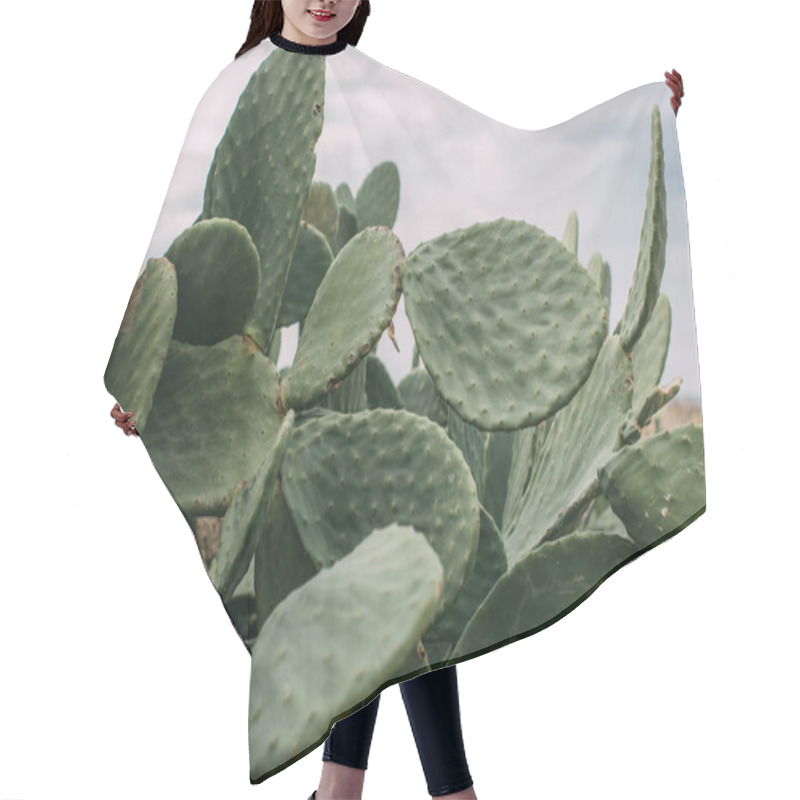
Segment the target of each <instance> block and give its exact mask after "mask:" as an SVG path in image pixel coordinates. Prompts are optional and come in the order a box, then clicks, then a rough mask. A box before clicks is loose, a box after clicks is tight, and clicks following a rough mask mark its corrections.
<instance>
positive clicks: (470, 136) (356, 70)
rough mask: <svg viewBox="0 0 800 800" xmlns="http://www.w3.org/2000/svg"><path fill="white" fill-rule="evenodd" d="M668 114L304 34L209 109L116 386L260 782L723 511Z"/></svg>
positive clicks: (660, 86) (644, 102)
mask: <svg viewBox="0 0 800 800" xmlns="http://www.w3.org/2000/svg"><path fill="white" fill-rule="evenodd" d="M670 97H671V90H670V89H669V88H668V87H667V86H666V84H665V83H663V82H657V83H651V84H648V85H646V86H641V87H639V88H637V89H633V90H631V91H629V92H626V93H625V94H622V95H620V96H619V97H615V98H613V99H612V100H609V101H607V102H605V103H602V104H601V105H598V106H596V107H594V108H592V109H590V110H588V111H586V112H584V113H582V114H580V115H579V116H576V117H574V118H573V119H570V120H568V121H566V122H563V123H561V124H559V125H555V126H553V127H551V128H547V129H544V130H536V131H530V130H521V129H517V128H513V127H509V126H507V125H504V124H502V123H500V122H498V121H496V120H494V119H492V118H490V117H488V116H486V115H484V114H482V113H480V112H478V111H476V110H474V109H472V108H470V107H469V106H466V105H464V104H463V103H461V102H458V101H457V100H455V99H453V98H452V97H450V96H448V95H446V94H444V93H443V92H441V91H439V90H437V89H435V88H434V87H431V86H428V85H426V84H425V83H422V82H420V81H418V80H415V79H413V78H411V77H409V76H407V75H404V74H402V73H400V72H397V71H396V70H393V69H390V68H388V67H386V66H383V65H382V64H380V63H378V62H377V61H375V60H373V59H372V58H370V57H368V56H367V55H365V54H364V53H362V52H360V51H359V50H358V49H357V48H354V47H352V46H350V45H347V44H346V42H345V41H344V40H343V39H340V40H338V41H337V42H336V43H334V44H332V45H318V46H310V47H309V46H298V45H294V44H293V43H291V42H287V40H286V39H283V38H282V37H281V36H279V35H273V36H272V37H270V38H268V39H265V40H264V41H263V42H262V43H261V44H260V45H258V46H257V47H255V48H254V49H252V50H250V51H249V52H247V53H246V54H244V55H243V56H241V57H240V58H239V59H237V60H235V61H233V62H232V63H231V64H230V65H228V66H227V67H226V68H225V69H223V70H222V72H221V73H220V74H219V76H218V78H217V79H216V80H215V81H214V83H213V84H212V85H211V87H210V88H209V89H208V90H207V92H206V93H205V95H204V96H203V97H202V99H201V101H200V103H199V105H198V108H197V111H196V112H195V114H194V117H193V119H192V121H191V125H190V128H189V131H188V134H187V136H186V140H185V142H184V145H183V148H182V150H181V153H180V157H179V159H178V163H177V166H176V168H175V172H174V175H173V178H172V182H171V184H170V186H169V191H168V193H167V197H166V199H165V201H164V205H163V208H162V211H161V214H160V217H159V219H158V224H157V226H156V230H155V232H154V234H153V238H152V241H151V243H150V246H149V248H148V252H147V254H146V256H145V260H144V264H143V266H142V270H141V272H140V273H139V276H138V278H137V280H136V282H135V284H134V286H133V291H132V294H131V296H130V300H129V302H128V306H127V308H126V310H125V313H124V316H123V318H122V322H121V325H120V328H119V332H118V334H117V337H116V340H115V342H114V345H113V348H112V352H111V356H110V360H109V363H108V366H107V369H106V372H105V375H104V381H105V386H106V388H107V389H108V391H109V392H110V393H111V394H112V395H113V396H114V398H115V399H116V400H117V401H118V402H119V403H120V405H121V406H122V408H123V409H124V410H126V411H132V412H133V418H134V420H136V422H137V427H138V430H139V433H140V435H141V441H142V443H143V444H144V446H145V447H146V448H147V452H148V454H149V456H150V458H151V459H152V462H153V465H154V466H155V469H156V471H157V473H158V475H159V476H160V478H161V480H162V481H163V483H164V485H165V486H166V488H167V490H168V491H169V493H170V495H171V496H172V497H173V499H174V500H175V502H176V503H177V505H178V506H179V507H180V509H181V511H182V512H183V514H184V516H185V518H186V521H187V523H188V525H189V527H190V529H191V531H192V532H193V534H194V536H195V538H196V541H197V546H198V549H199V553H200V555H201V557H202V563H203V565H204V567H205V569H206V570H207V572H208V576H209V578H210V581H211V587H212V588H213V589H214V590H215V591H217V592H218V593H219V596H220V598H221V600H222V603H223V606H224V608H225V611H226V612H227V614H228V615H229V617H230V619H231V621H232V623H233V625H234V626H235V628H236V630H237V632H238V633H239V635H240V637H241V639H242V641H243V643H244V645H245V646H246V647H247V649H248V651H249V652H250V653H251V659H252V666H251V679H250V703H249V755H250V782H251V783H260V782H261V781H263V780H265V779H266V778H269V777H270V776H272V775H274V774H275V773H277V772H279V771H281V770H283V769H285V768H286V767H287V766H289V765H290V764H292V763H293V762H294V761H296V760H297V759H299V758H301V757H302V756H304V755H305V754H307V753H309V752H310V751H312V750H314V749H315V748H317V747H318V746H319V745H320V744H322V743H323V741H324V740H325V738H326V737H327V735H328V733H329V732H330V729H331V726H332V724H333V723H334V722H335V721H336V720H338V719H340V718H342V717H345V716H347V715H349V714H352V713H353V712H355V711H357V710H358V709H359V708H361V707H362V706H364V705H366V704H367V703H368V702H370V701H371V700H372V699H373V698H374V697H375V696H376V695H377V694H378V693H380V692H381V691H382V690H383V689H384V688H386V687H387V686H390V685H392V684H395V683H398V682H400V681H403V680H407V679H410V678H412V677H415V676H416V675H418V674H420V673H422V672H424V671H427V670H430V669H437V668H441V667H445V666H448V665H450V664H455V663H458V662H461V661H465V660H467V659H470V658H474V657H476V656H480V655H481V654H483V653H487V652H490V651H492V650H494V649H496V648H498V647H502V646H504V645H510V644H512V643H513V642H515V641H516V640H518V639H521V638H524V637H526V636H530V635H532V634H535V633H536V632H538V631H540V630H542V629H543V628H544V627H546V626H548V625H550V624H552V623H554V622H556V621H557V620H559V619H560V618H561V617H563V616H564V615H565V614H567V613H568V612H570V611H571V610H572V609H574V608H575V607H576V606H577V605H578V604H580V603H581V602H583V601H584V600H586V599H587V597H588V596H589V595H590V594H591V593H592V592H593V591H594V590H595V589H597V587H598V586H599V584H600V583H602V582H603V581H604V580H605V579H606V578H608V577H609V576H610V575H611V574H612V573H614V572H615V571H616V570H618V569H619V568H620V567H622V566H623V565H625V564H627V563H628V562H630V561H632V560H633V559H634V558H636V557H637V556H639V555H641V554H642V553H643V552H645V551H647V550H650V549H652V548H653V547H655V546H656V545H658V544H660V543H661V542H664V541H665V540H666V539H668V538H669V537H671V536H673V535H674V534H676V533H677V532H678V531H680V530H682V529H683V528H685V527H686V526H687V525H688V524H689V523H690V522H692V521H693V520H694V519H696V518H697V517H698V516H699V515H700V514H702V513H703V512H704V511H705V473H704V451H703V429H702V418H701V404H700V384H699V372H698V360H697V347H696V339H695V324H694V310H693V300H692V285H691V269H690V262H689V243H688V238H687V222H686V204H685V199H684V191H683V180H682V174H681V169H680V159H679V153H678V143H677V136H676V128H675V115H674V112H673V110H672V108H671V106H670ZM163 535H164V536H173V535H179V532H178V531H170V530H164V531H163ZM198 563H199V562H198ZM631 602H632V603H635V602H637V601H636V598H631Z"/></svg>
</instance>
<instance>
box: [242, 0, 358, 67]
mask: <svg viewBox="0 0 800 800" xmlns="http://www.w3.org/2000/svg"><path fill="white" fill-rule="evenodd" d="M314 10H320V11H328V12H330V13H331V14H332V16H331V17H330V18H329V19H319V18H315V17H314V15H313V13H312V12H313V11H314ZM368 16H369V0H255V2H254V3H253V9H252V11H251V12H250V30H249V31H248V33H247V38H246V39H245V42H244V44H243V45H242V46H241V47H240V48H239V52H238V53H236V58H239V56H241V55H243V54H244V53H246V52H247V51H248V50H251V49H252V48H253V47H255V46H256V45H258V44H259V43H260V42H262V41H263V40H264V39H266V38H267V37H268V36H272V34H273V33H276V32H277V33H281V34H283V35H284V36H285V37H286V38H287V39H291V40H292V41H295V42H299V43H301V44H315V45H317V44H328V43H330V42H335V41H336V40H337V39H340V38H341V39H346V40H347V43H348V44H351V45H355V44H358V40H359V38H360V37H361V32H362V31H363V30H364V24H365V23H366V21H367V17H368Z"/></svg>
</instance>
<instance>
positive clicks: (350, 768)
mask: <svg viewBox="0 0 800 800" xmlns="http://www.w3.org/2000/svg"><path fill="white" fill-rule="evenodd" d="M380 699H381V696H380V695H377V696H376V697H375V698H373V699H372V701H371V702H369V703H368V704H367V705H365V706H364V707H363V708H359V709H358V711H356V712H355V713H353V714H350V716H347V717H343V718H342V719H340V720H339V721H338V722H334V723H333V727H332V728H331V732H330V734H329V735H328V738H327V739H326V740H325V747H324V749H323V751H322V761H323V764H322V777H321V778H320V783H319V788H318V789H317V794H316V797H315V798H314V800H360V798H361V791H362V789H363V787H364V773H365V771H366V769H367V761H368V759H369V749H370V745H371V744H372V734H373V732H374V730H375V720H376V718H377V716H378V701H379V700H380Z"/></svg>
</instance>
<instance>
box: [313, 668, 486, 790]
mask: <svg viewBox="0 0 800 800" xmlns="http://www.w3.org/2000/svg"><path fill="white" fill-rule="evenodd" d="M400 692H401V694H402V695H403V702H404V703H405V704H406V713H407V714H408V721H409V722H410V723H411V730H412V731H413V733H414V740H415V741H416V743H417V751H418V752H419V758H420V761H421V762H422V769H423V771H424V772H425V780H426V781H427V784H428V792H429V793H430V795H431V797H438V796H439V795H443V794H451V793H452V792H459V791H461V790H462V789H468V788H469V787H470V786H472V777H471V776H470V774H469V767H468V766H467V756H466V754H465V752H464V740H463V738H462V735H461V713H460V709H459V705H458V679H457V677H456V665H455V664H452V665H451V666H449V667H444V668H441V669H435V670H433V671H432V672H423V673H422V675H417V677H416V678H412V679H411V680H409V681H403V682H402V683H401V684H400ZM380 699H381V696H380V695H377V696H376V697H375V698H374V699H373V700H372V702H370V703H368V704H367V705H365V706H364V707H363V708H360V709H359V710H358V711H356V712H355V713H354V714H351V715H350V716H349V717H343V718H342V719H340V720H339V721H338V722H335V723H334V725H333V727H332V728H331V732H330V735H329V736H328V738H327V739H326V740H325V749H324V751H323V753H322V760H323V761H335V762H336V763H337V764H344V765H345V766H348V767H355V768H357V769H364V770H365V769H366V768H367V759H368V758H369V748H370V745H371V744H372V733H373V731H374V730H375V719H376V717H377V716H378V701H379V700H380Z"/></svg>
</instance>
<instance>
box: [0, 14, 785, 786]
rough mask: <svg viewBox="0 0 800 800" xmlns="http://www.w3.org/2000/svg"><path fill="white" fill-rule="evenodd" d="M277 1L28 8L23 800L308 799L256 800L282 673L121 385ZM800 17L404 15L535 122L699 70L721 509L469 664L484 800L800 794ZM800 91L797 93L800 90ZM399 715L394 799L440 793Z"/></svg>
mask: <svg viewBox="0 0 800 800" xmlns="http://www.w3.org/2000/svg"><path fill="white" fill-rule="evenodd" d="M250 7H251V3H250V1H249V0H226V2H225V3H219V2H209V1H208V0H171V2H170V3H168V4H164V3H163V2H156V0H138V2H126V3H109V2H99V1H97V0H77V1H76V2H72V3H64V2H55V0H52V1H51V2H37V3H26V4H20V3H7V4H5V5H4V6H3V9H2V11H1V12H0V15H2V16H1V17H0V19H2V24H0V28H1V29H2V34H0V36H2V40H1V44H2V47H1V48H0V58H2V67H3V69H2V75H3V93H2V103H3V125H2V132H1V133H0V135H2V139H3V141H2V192H0V198H2V199H1V200H0V202H2V206H3V209H2V211H3V213H2V226H3V239H2V241H3V262H2V266H3V275H2V287H3V288H2V292H1V293H0V303H1V304H2V305H1V306H0V326H2V338H1V339H0V341H2V343H3V344H2V347H3V381H2V383H3V386H4V390H3V392H2V396H1V398H2V399H0V403H2V422H3V423H4V424H3V428H2V453H3V465H4V467H5V471H4V472H5V474H4V479H3V489H4V491H3V496H4V514H3V524H2V528H0V529H1V530H2V548H0V558H1V559H2V571H1V572H0V601H1V604H0V798H2V800H34V799H35V800H39V799H40V798H41V799H42V800H49V798H58V800H72V799H73V798H76V799H77V798H80V800H95V799H97V800H99V799H100V798H102V799H103V800H107V798H109V797H112V798H115V800H127V798H137V800H139V798H143V797H147V798H154V799H155V800H158V799H160V798H170V799H171V798H179V797H191V798H194V800H211V798H214V800H218V798H222V797H224V798H226V800H238V799H239V798H259V797H263V798H278V799H279V800H293V799H297V800H305V798H307V797H308V795H309V794H310V793H311V791H312V789H314V788H316V786H317V782H318V779H319V773H320V769H321V760H320V759H321V755H322V746H320V748H319V749H318V750H317V751H314V752H312V753H310V754H309V755H308V756H306V757H305V758H303V759H302V760H300V761H298V762H296V763H295V764H293V765H292V766H291V767H289V768H288V769H286V770H284V771H283V772H281V773H280V774H278V775H276V776H274V777H272V778H269V779H268V780H267V781H266V782H264V783H262V784H260V785H257V786H251V785H250V783H249V765H248V745H247V710H248V689H249V666H250V664H249V656H248V654H247V651H246V650H245V648H244V646H243V645H242V644H241V642H240V640H239V638H238V636H237V634H236V632H235V630H234V628H233V626H232V625H231V623H230V622H229V620H228V618H227V616H226V615H225V613H224V609H223V607H222V605H221V603H220V601H219V598H218V596H217V594H216V593H215V592H214V590H213V587H212V586H211V584H210V583H209V580H208V578H207V576H206V574H205V571H204V570H203V568H202V562H201V561H200V559H199V556H198V554H197V548H196V545H195V543H194V540H193V537H192V536H191V533H190V530H189V528H188V527H187V525H186V523H185V521H184V519H183V517H182V516H181V514H180V512H179V510H178V508H177V506H176V505H175V504H174V502H173V501H172V499H171V498H170V497H169V495H168V492H167V490H166V488H165V487H164V485H163V483H162V482H161V480H160V479H159V478H158V476H157V474H156V472H155V470H154V468H153V466H152V463H151V462H150V460H149V458H148V456H147V454H146V451H145V449H144V447H143V445H142V444H141V442H140V441H139V440H137V439H135V438H133V437H125V436H124V435H123V434H122V433H121V432H120V431H119V430H118V429H117V428H116V427H115V426H114V424H113V422H112V420H111V418H110V416H109V410H110V408H111V406H112V405H113V402H114V400H113V398H112V397H111V396H110V395H108V393H107V392H106V390H105V388H104V386H103V372H104V370H105V367H106V364H107V361H108V357H109V354H110V351H111V347H112V345H113V341H114V337H115V336H116V333H117V330H118V327H119V321H120V319H121V317H122V313H123V311H124V309H125V305H126V303H127V299H128V296H129V293H130V290H131V287H132V285H133V282H134V280H135V277H136V275H137V274H138V270H139V267H140V260H141V256H142V253H143V252H144V251H145V248H146V246H147V243H148V242H149V240H150V236H151V234H152V231H153V228H154V226H155V222H156V220H157V218H158V215H159V212H160V209H161V203H162V200H163V198H164V195H165V193H166V189H167V187H168V185H169V181H170V178H171V176H172V169H173V167H174V165H175V161H176V159H177V156H178V153H179V151H180V148H181V145H182V143H183V137H184V135H185V133H186V129H187V127H188V124H189V121H190V119H191V116H192V114H193V112H194V109H195V107H196V106H197V103H198V102H199V99H200V97H201V96H202V94H203V92H204V91H205V89H206V88H207V87H208V85H209V84H210V83H211V81H212V80H213V79H214V78H215V77H216V76H217V74H218V73H219V71H220V70H221V69H222V68H223V67H224V66H226V65H227V64H228V63H229V62H230V61H231V60H232V59H233V56H234V54H235V52H236V50H237V49H238V47H239V46H240V44H241V43H242V41H243V40H244V37H245V35H246V32H247V28H248V23H249V13H250ZM789 12H790V4H789V3H788V2H780V3H779V2H776V1H775V0H762V2H760V3H757V4H753V3H748V4H745V3H737V2H724V3H723V2H708V1H707V2H702V3H700V2H697V0H691V2H685V1H684V0H672V1H671V2H669V3H663V4H662V5H661V6H659V7H657V6H656V5H655V4H652V3H648V4H643V3H641V2H622V1H621V0H605V1H604V2H602V3H588V2H585V1H584V0H576V2H571V3H545V2H528V3H508V2H502V3H500V2H495V3H492V4H488V3H483V2H478V0H459V2H457V3H451V2H446V3H445V2H440V3H431V2H428V1H423V0H414V1H413V2H412V0H403V2H397V1H395V2H389V0H374V2H373V12H372V16H371V18H370V19H369V21H368V23H367V27H366V30H365V33H364V35H363V37H362V39H361V42H360V43H359V47H360V49H362V50H363V51H364V52H365V53H367V54H368V55H370V56H372V57H373V58H375V59H377V60H379V61H381V62H382V63H384V64H387V65H389V66H392V67H394V68H395V69H398V70H401V71H402V72H405V73H407V74H409V75H413V76H414V77H416V78H419V79H421V80H424V81H426V82H427V83H430V84H433V85H435V86H438V87H439V88H441V89H442V90H444V91H446V92H448V93H449V94H451V95H452V96H454V97H456V98H458V99H459V100H461V101H463V102H465V103H467V104H469V105H471V106H472V107H474V108H476V109H479V110H480V111H482V112H484V113H486V114H490V115H492V116H494V117H495V118H497V119H500V120H502V121H503V122H506V123H508V124H511V125H515V126H517V127H523V128H528V129H537V128H542V127H547V126H550V125H554V124H557V123H559V122H562V121H564V120H566V119H569V118H571V117H573V116H575V115H577V114H579V113H581V112H583V111H584V110H586V109H588V108H590V107H592V106H594V105H597V104H598V103H602V102H604V101H606V100H608V99H610V98H612V97H615V96H617V95H618V94H621V93H622V92H625V91H627V90H628V89H631V88H634V87H637V86H640V85H642V84H645V83H649V82H652V81H654V80H659V79H663V73H664V71H665V70H667V69H671V68H672V67H675V68H677V69H678V71H679V72H681V73H682V75H683V77H684V81H685V89H686V95H685V97H684V100H683V105H682V106H681V109H680V112H679V115H678V135H679V140H680V151H681V156H682V160H683V170H684V179H685V188H686V198H687V206H688V215H689V237H690V243H691V257H692V268H693V288H694V296H695V304H696V305H695V313H696V320H697V335H698V347H699V359H700V377H701V386H702V401H703V414H704V436H705V447H706V471H707V505H708V510H707V512H706V514H705V515H704V516H703V517H701V518H700V519H699V520H697V521H696V522H694V523H693V524H692V525H691V526H690V527H689V528H687V529H686V530H685V531H683V532H682V533H680V534H678V535H677V536H676V537H674V538H673V539H671V540H669V541H668V542H666V543H664V544H663V545H661V546H659V547H657V548H656V549H655V550H653V551H652V552H650V553H648V554H646V555H645V556H644V557H643V558H640V559H637V560H636V561H635V562H633V563H632V564H630V565H628V566H627V567H626V568H624V569H622V570H620V571H619V572H617V573H615V574H614V575H612V576H611V577H610V578H609V579H608V580H607V581H605V582H604V583H603V584H601V586H600V587H599V588H598V589H597V591H596V592H595V593H594V594H593V595H592V596H591V597H590V598H589V599H588V600H587V601H586V602H585V603H583V604H582V605H580V606H579V607H578V608H577V609H576V610H574V611H573V612H572V613H570V614H569V615H567V616H566V617H565V618H563V619H562V620H560V621H559V622H558V623H556V624H555V625H553V626H551V627H549V628H547V629H545V630H543V631H541V632H540V633H538V634H536V635H534V636H532V637H529V638H528V639H525V640H523V641H519V642H516V643H514V644H512V645H510V646H507V647H504V648H501V649H500V650H498V651H496V652H494V653H491V654H487V655H484V656H481V657H480V658H478V659H475V660H472V661H469V662H465V663H463V664H460V665H459V666H458V667H457V669H458V680H459V687H460V698H461V711H462V724H463V731H464V739H465V742H466V747H467V756H468V760H469V764H470V768H471V770H472V774H473V778H474V780H475V789H476V792H477V795H478V797H479V798H481V800H494V799H495V798H511V797H520V798H527V797H541V798H548V800H556V799H557V800H572V799H573V798H576V799H577V798H585V797H587V796H591V797H594V798H606V797H608V798H611V797H613V798H615V800H626V799H627V798H631V800H633V799H634V798H635V800H640V799H641V798H642V797H646V798H648V800H660V799H661V798H665V799H666V798H670V800H672V799H673V798H675V797H680V798H681V800H695V798H697V799H698V800H699V799H700V798H702V800H707V799H708V798H717V797H720V798H721V797H724V798H726V800H732V799H733V798H748V799H749V798H754V797H758V798H769V799H770V800H779V799H780V798H790V797H791V798H795V797H797V796H798V795H799V794H800V779H798V776H797V770H796V767H795V766H794V761H795V757H796V755H797V749H798V737H797V723H796V720H797V716H798V711H800V708H798V696H797V695H798V693H797V688H796V687H797V674H798V671H799V667H800V664H798V658H797V655H796V648H795V645H796V644H797V631H798V615H797V608H798V602H797V589H796V587H797V584H798V581H797V577H798V567H797V563H798V558H797V557H798V555H799V554H800V553H799V550H798V544H797V536H798V527H799V526H798V516H797V512H796V510H795V498H796V494H797V487H796V478H797V472H798V470H797V463H796V462H797V452H798V441H797V433H796V424H797V423H796V417H797V412H796V405H797V393H796V385H795V384H796V376H795V364H796V359H797V356H796V352H795V351H796V349H797V343H798V337H797V332H796V328H795V320H796V318H797V305H798V278H797V275H798V267H800V264H798V252H797V237H796V230H797V224H798V210H799V209H798V203H797V200H796V198H797V188H798V187H797V184H798V170H797V148H798V137H797V127H796V119H795V117H796V115H797V103H796V90H795V86H794V84H795V83H796V74H795V72H794V69H795V67H794V64H790V61H789V54H790V51H791V50H792V46H793V44H794V38H795V37H794V32H795V31H796V28H795V26H794V23H790V17H789ZM790 69H791V70H792V71H790ZM427 796H428V795H427V792H426V788H425V782H424V779H423V775H422V770H421V767H420V763H419V760H418V756H417V753H416V749H415V745H414V742H413V737H412V734H411V730H410V727H409V725H408V721H407V718H406V715H405V709H404V706H403V704H402V699H401V696H400V691H399V688H398V687H396V686H393V687H390V688H389V689H388V690H386V691H384V693H383V695H382V697H381V704H380V709H379V714H378V721H377V726H376V729H375V738H374V742H373V747H372V752H371V755H370V761H369V769H368V772H367V776H366V784H365V791H364V798H365V800H369V798H378V797H382V798H385V800H395V798H397V799H398V800H399V799H400V798H402V799H403V800H406V798H426V797H427Z"/></svg>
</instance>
